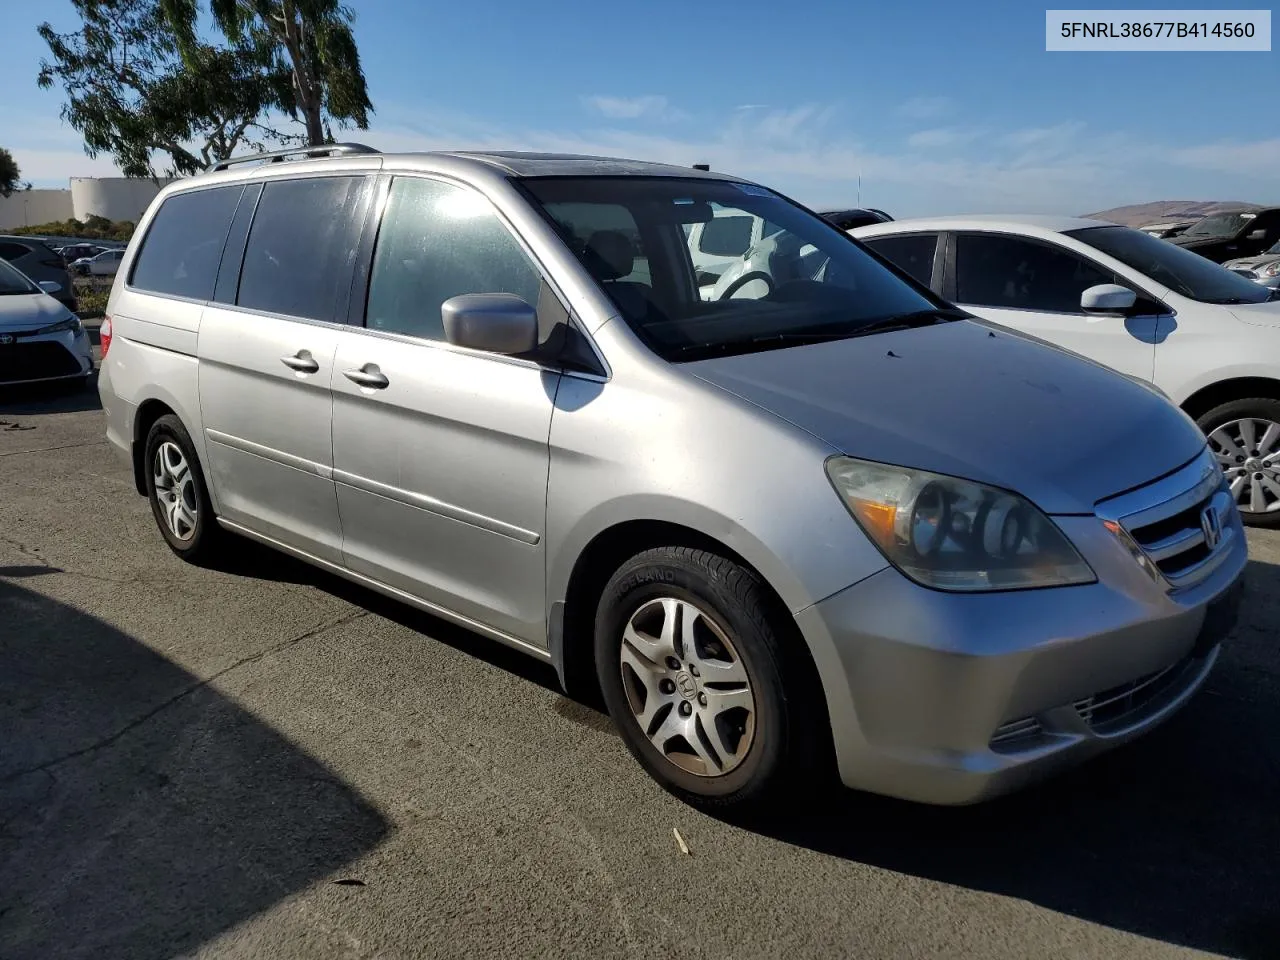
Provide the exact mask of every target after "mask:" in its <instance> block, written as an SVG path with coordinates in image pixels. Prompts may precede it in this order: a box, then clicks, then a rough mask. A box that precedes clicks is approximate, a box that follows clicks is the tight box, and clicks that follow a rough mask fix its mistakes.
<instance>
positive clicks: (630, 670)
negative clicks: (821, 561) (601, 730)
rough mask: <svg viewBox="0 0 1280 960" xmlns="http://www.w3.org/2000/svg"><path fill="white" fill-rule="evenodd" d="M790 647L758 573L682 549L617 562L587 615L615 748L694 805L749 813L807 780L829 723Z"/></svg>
mask: <svg viewBox="0 0 1280 960" xmlns="http://www.w3.org/2000/svg"><path fill="white" fill-rule="evenodd" d="M799 643H802V641H800V640H799V638H796V637H793V636H792V631H791V630H789V629H787V625H786V624H784V623H782V622H780V616H779V614H778V613H776V612H774V611H773V609H772V605H771V604H770V603H769V600H768V595H767V593H766V590H765V587H764V585H763V584H762V583H761V582H760V581H759V579H758V578H757V577H756V576H755V574H753V573H752V572H751V571H749V570H746V569H745V568H743V567H741V566H740V565H738V564H736V563H733V562H732V561H730V560H728V559H726V558H724V557H720V556H717V555H715V554H712V553H708V552H706V551H702V550H694V549H691V548H687V547H663V548H658V549H654V550H647V551H645V552H644V553H641V554H639V555H637V556H635V557H633V558H632V559H631V560H629V561H627V563H625V564H623V566H622V567H621V568H620V569H619V570H618V571H617V572H616V573H615V574H614V575H613V577H612V578H611V579H610V581H609V583H608V585H607V586H606V587H605V590H604V593H603V595H602V596H601V599H600V604H599V607H598V612H597V616H596V651H595V652H596V669H597V674H598V677H599V681H600V687H601V690H602V692H603V694H604V699H605V703H606V704H607V706H608V709H609V713H610V716H612V717H613V720H614V723H615V724H616V725H617V726H618V728H619V730H620V731H621V733H622V737H623V740H624V742H625V743H626V745H627V747H628V749H629V750H630V751H631V753H632V754H633V755H634V756H635V757H636V759H637V760H639V761H640V763H641V764H642V765H643V766H644V768H645V769H646V770H647V771H648V772H649V774H650V775H651V776H652V777H653V778H654V779H655V780H657V781H658V783H660V784H661V785H662V786H663V787H664V788H666V789H667V790H668V791H670V792H671V793H673V794H675V795H676V796H678V797H680V798H681V799H683V800H685V801H686V802H689V803H692V804H695V805H698V806H702V807H715V808H726V809H727V808H747V807H757V806H760V805H762V804H765V803H767V802H769V801H772V800H776V799H778V798H779V797H780V796H781V795H782V794H783V793H784V791H785V790H791V791H794V790H797V789H804V787H803V786H802V785H801V781H802V780H803V779H804V778H808V777H812V776H813V775H814V774H815V773H816V771H817V763H816V761H817V758H818V756H819V754H818V751H817V750H816V746H817V745H818V744H821V743H825V742H826V739H825V735H823V734H824V731H823V730H822V728H821V727H820V726H819V724H821V723H825V722H826V718H825V715H824V714H825V712H824V711H821V710H820V709H818V708H817V704H818V703H820V702H821V698H820V697H817V698H815V697H813V696H812V695H806V693H807V692H808V684H809V682H810V678H809V676H808V675H807V673H806V670H805V669H804V668H805V665H806V664H805V662H803V661H801V660H800V658H801V657H803V656H805V655H806V653H805V651H803V650H801V649H799V648H798V647H797V644H799Z"/></svg>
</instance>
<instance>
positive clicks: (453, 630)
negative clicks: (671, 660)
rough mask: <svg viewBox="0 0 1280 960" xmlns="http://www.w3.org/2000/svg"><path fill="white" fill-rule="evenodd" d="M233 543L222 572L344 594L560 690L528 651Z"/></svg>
mask: <svg viewBox="0 0 1280 960" xmlns="http://www.w3.org/2000/svg"><path fill="white" fill-rule="evenodd" d="M157 536H159V534H157ZM234 542H235V544H236V547H235V549H234V550H233V551H232V553H231V556H230V558H228V559H225V560H220V561H219V562H218V569H219V570H220V571H221V572H223V573H230V574H233V575H235V576H242V577H253V578H254V579H256V580H271V581H276V582H279V583H298V584H306V585H308V586H312V587H315V588H316V589H317V590H323V591H324V592H325V593H329V594H332V595H333V596H335V597H341V598H342V599H343V600H345V601H347V603H350V604H353V605H355V606H357V607H360V608H362V609H364V610H368V611H369V612H370V613H374V614H377V615H378V616H380V617H383V618H384V619H386V620H390V621H392V622H393V623H398V624H400V625H401V626H402V627H406V628H408V629H409V630H413V631H415V632H417V633H421V634H423V635H424V636H423V642H424V643H432V642H439V643H443V644H446V645H448V646H450V647H453V649H455V650H457V651H459V652H461V653H465V654H467V655H468V656H471V657H475V658H476V659H477V660H483V661H484V662H486V663H490V664H493V666H495V667H498V668H500V669H502V670H505V671H507V672H508V673H512V674H515V675H516V676H518V677H522V678H523V679H525V680H528V681H530V682H532V683H536V684H538V685H539V686H542V687H546V688H547V689H548V690H553V691H555V692H556V693H560V692H561V690H560V683H559V681H558V680H557V679H556V672H555V670H554V669H553V668H552V667H551V666H550V665H548V664H546V663H543V662H542V661H539V660H535V659H534V658H533V657H531V656H529V655H528V654H526V653H521V652H520V651H519V650H514V649H512V648H511V647H508V646H506V645H505V644H502V643H499V642H498V641H497V640H492V639H490V638H489V637H486V636H484V635H483V634H479V633H473V632H472V631H470V630H467V629H464V628H463V627H459V626H455V625H454V624H453V623H451V622H449V621H448V620H443V619H441V618H440V617H435V616H432V615H431V614H429V613H425V612H423V611H421V610H418V609H417V608H416V607H411V606H408V605H407V604H405V603H402V602H401V601H399V600H393V599H391V598H390V597H386V596H383V595H382V594H380V593H378V592H376V591H374V590H370V589H369V588H368V587H363V586H360V585H359V584H357V583H352V582H351V581H350V580H346V579H344V578H343V577H339V576H337V575H336V574H332V573H328V572H326V571H324V570H320V569H319V568H317V567H313V566H311V565H310V564H308V563H303V562H302V561H301V560H297V559H295V558H293V557H291V556H289V555H288V554H284V553H281V552H279V551H277V550H272V549H271V548H270V547H266V546H263V545H262V544H259V543H257V542H256V541H253V540H248V539H245V538H242V537H237V538H236V539H235V541H234ZM428 637H429V638H430V639H429V640H428V639H427V638H428Z"/></svg>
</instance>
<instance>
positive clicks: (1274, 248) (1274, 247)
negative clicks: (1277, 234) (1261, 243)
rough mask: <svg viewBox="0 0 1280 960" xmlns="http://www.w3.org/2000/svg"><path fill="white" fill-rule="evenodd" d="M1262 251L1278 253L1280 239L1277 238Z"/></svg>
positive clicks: (1279, 251) (1279, 250)
mask: <svg viewBox="0 0 1280 960" xmlns="http://www.w3.org/2000/svg"><path fill="white" fill-rule="evenodd" d="M1264 252H1265V253H1268V254H1271V253H1280V240H1277V241H1276V242H1275V243H1273V244H1272V245H1271V246H1270V247H1268V248H1267V249H1266V250H1265V251H1264Z"/></svg>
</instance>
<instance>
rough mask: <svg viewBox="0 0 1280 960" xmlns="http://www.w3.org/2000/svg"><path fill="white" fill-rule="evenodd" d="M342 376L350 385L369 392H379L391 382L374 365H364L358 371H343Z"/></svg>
mask: <svg viewBox="0 0 1280 960" xmlns="http://www.w3.org/2000/svg"><path fill="white" fill-rule="evenodd" d="M342 375H343V376H344V377H346V378H347V379H348V380H350V381H351V382H352V383H358V384H360V386H362V387H368V388H369V389H371V390H381V389H382V388H383V387H385V386H386V385H387V384H389V383H390V382H391V381H390V380H388V379H387V377H386V374H384V373H383V372H382V371H381V370H379V369H378V365H377V364H375V363H366V364H365V365H364V366H363V367H361V368H360V369H359V370H343V371H342Z"/></svg>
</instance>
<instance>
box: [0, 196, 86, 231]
mask: <svg viewBox="0 0 1280 960" xmlns="http://www.w3.org/2000/svg"><path fill="white" fill-rule="evenodd" d="M74 209H75V208H74V204H73V203H72V201H71V191H70V190H19V191H18V192H17V193H15V194H13V196H11V197H8V198H5V197H0V233H4V232H5V231H7V230H12V229H13V228H14V227H28V226H31V225H33V224H37V223H50V222H52V221H54V220H68V219H70V218H71V217H72V216H73V210H74Z"/></svg>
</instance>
